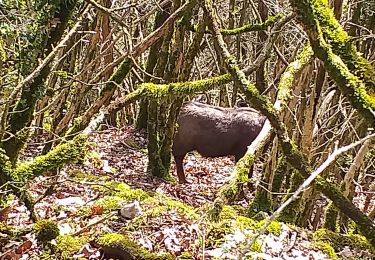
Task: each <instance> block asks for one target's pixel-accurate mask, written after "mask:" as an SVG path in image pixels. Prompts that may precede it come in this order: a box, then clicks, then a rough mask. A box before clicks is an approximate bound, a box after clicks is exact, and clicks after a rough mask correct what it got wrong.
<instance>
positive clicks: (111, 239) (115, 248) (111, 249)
mask: <svg viewBox="0 0 375 260" xmlns="http://www.w3.org/2000/svg"><path fill="white" fill-rule="evenodd" d="M97 243H98V244H99V245H100V246H101V248H102V251H103V253H104V255H105V257H106V258H118V257H122V258H121V259H134V260H136V259H137V260H169V259H170V260H172V259H173V257H172V256H171V255H170V254H158V253H151V252H149V251H147V250H146V249H145V248H143V247H142V246H140V245H138V244H137V243H135V242H133V241H131V240H130V239H129V238H128V237H126V236H125V235H122V234H106V235H103V236H101V237H100V238H99V239H98V240H97Z"/></svg>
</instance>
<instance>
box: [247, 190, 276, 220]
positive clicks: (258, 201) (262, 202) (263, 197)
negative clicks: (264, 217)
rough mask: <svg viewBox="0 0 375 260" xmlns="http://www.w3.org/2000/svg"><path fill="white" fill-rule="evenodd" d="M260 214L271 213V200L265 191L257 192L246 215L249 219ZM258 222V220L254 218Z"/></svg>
mask: <svg viewBox="0 0 375 260" xmlns="http://www.w3.org/2000/svg"><path fill="white" fill-rule="evenodd" d="M261 212H266V213H270V212H271V200H270V198H269V193H268V192H267V191H263V189H262V190H257V193H256V194H255V198H254V200H253V201H252V202H251V203H250V205H249V209H248V214H249V216H250V217H255V216H256V215H258V214H259V213H261ZM256 219H257V220H259V219H258V218H256Z"/></svg>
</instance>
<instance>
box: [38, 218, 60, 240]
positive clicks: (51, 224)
mask: <svg viewBox="0 0 375 260" xmlns="http://www.w3.org/2000/svg"><path fill="white" fill-rule="evenodd" d="M33 231H34V233H35V235H36V239H37V240H38V241H39V242H41V243H42V244H47V243H49V242H50V241H51V240H53V239H55V238H56V237H57V236H58V235H59V228H58V226H57V222H56V221H51V220H46V219H43V220H39V221H38V222H37V223H35V224H34V226H33Z"/></svg>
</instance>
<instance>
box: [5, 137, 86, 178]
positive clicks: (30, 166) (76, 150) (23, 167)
mask: <svg viewBox="0 0 375 260" xmlns="http://www.w3.org/2000/svg"><path fill="white" fill-rule="evenodd" d="M86 140H87V136H85V135H77V136H76V137H74V139H73V140H71V141H68V142H66V143H62V144H59V145H58V146H56V147H55V148H54V149H53V150H51V151H50V152H49V153H47V154H46V155H41V156H38V157H36V158H35V159H34V160H32V161H31V162H25V163H22V164H20V165H19V166H18V167H17V168H16V169H15V170H14V171H13V173H12V175H13V178H12V179H13V180H14V181H19V182H21V183H25V182H26V181H27V180H29V179H31V178H34V177H37V176H39V175H41V174H43V173H45V172H47V171H49V170H52V169H56V168H61V167H62V166H65V165H66V164H68V163H73V162H77V161H78V160H83V158H84V156H85V152H86V151H85V144H86Z"/></svg>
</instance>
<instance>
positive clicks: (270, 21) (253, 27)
mask: <svg viewBox="0 0 375 260" xmlns="http://www.w3.org/2000/svg"><path fill="white" fill-rule="evenodd" d="M283 16H284V14H282V13H279V14H277V15H275V16H269V17H268V18H267V20H266V21H265V22H263V23H262V22H260V23H259V22H258V23H249V24H245V25H244V26H241V27H238V28H235V29H230V30H227V29H222V30H220V32H221V33H222V34H223V35H237V34H241V33H245V32H255V31H264V30H267V28H268V27H270V26H272V25H274V24H275V23H276V22H277V21H278V20H280V19H281V18H282V17H283Z"/></svg>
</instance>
